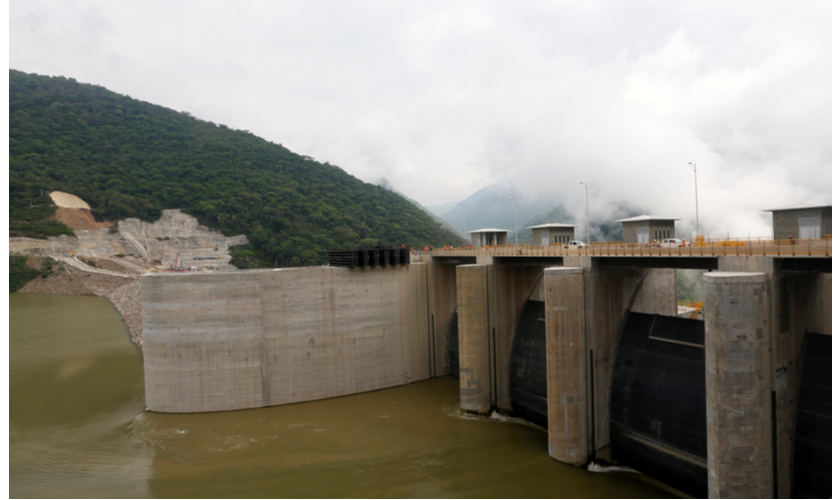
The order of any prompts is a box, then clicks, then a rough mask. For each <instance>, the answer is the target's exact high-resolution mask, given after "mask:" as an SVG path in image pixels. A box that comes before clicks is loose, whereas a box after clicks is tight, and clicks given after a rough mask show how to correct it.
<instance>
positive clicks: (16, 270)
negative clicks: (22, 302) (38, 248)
mask: <svg viewBox="0 0 834 500" xmlns="http://www.w3.org/2000/svg"><path fill="white" fill-rule="evenodd" d="M49 269H50V270H51V269H52V266H51V265H50V268H49ZM45 272H48V271H45ZM38 276H41V271H38V270H37V269H34V268H32V267H29V265H28V264H26V257H25V256H15V255H10V256H9V293H12V292H16V291H18V290H20V289H21V288H22V287H23V285H25V284H26V283H29V282H30V281H32V280H33V279H35V278H37V277H38Z"/></svg>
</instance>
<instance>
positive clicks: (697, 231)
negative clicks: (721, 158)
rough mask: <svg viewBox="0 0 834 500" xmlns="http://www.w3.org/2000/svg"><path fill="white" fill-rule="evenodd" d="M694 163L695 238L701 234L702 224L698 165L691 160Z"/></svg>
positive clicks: (691, 163)
mask: <svg viewBox="0 0 834 500" xmlns="http://www.w3.org/2000/svg"><path fill="white" fill-rule="evenodd" d="M689 164H690V165H692V171H693V172H695V238H697V237H698V235H699V234H701V226H700V224H699V223H698V167H696V166H695V162H693V161H691V162H689Z"/></svg>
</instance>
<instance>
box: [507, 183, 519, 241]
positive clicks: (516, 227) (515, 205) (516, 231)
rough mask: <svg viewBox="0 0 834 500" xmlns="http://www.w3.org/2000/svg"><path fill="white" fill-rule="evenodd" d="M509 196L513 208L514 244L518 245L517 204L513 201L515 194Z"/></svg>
mask: <svg viewBox="0 0 834 500" xmlns="http://www.w3.org/2000/svg"><path fill="white" fill-rule="evenodd" d="M509 196H510V198H512V199H513V208H514V209H515V246H518V204H517V203H516V201H515V196H513V195H509Z"/></svg>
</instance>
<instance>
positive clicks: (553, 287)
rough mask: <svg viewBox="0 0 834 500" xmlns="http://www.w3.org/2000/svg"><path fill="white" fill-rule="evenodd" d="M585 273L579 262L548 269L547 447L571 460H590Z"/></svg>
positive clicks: (553, 454) (563, 459) (557, 456)
mask: <svg viewBox="0 0 834 500" xmlns="http://www.w3.org/2000/svg"><path fill="white" fill-rule="evenodd" d="M583 273H584V270H583V269H582V268H581V267H555V268H549V269H545V271H544V287H545V302H544V303H545V318H546V323H545V325H546V326H545V329H546V332H547V420H548V430H547V434H548V452H549V454H550V456H551V457H553V458H555V459H556V460H558V461H560V462H565V463H568V464H571V465H583V464H585V463H587V462H588V398H587V390H588V387H587V383H586V377H587V374H586V363H585V286H584V274H583Z"/></svg>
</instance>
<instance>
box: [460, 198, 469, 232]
mask: <svg viewBox="0 0 834 500" xmlns="http://www.w3.org/2000/svg"><path fill="white" fill-rule="evenodd" d="M458 205H460V206H462V207H463V235H464V238H465V239H467V240H468V239H469V236H468V235H469V233H467V232H466V205H464V204H463V202H461V203H458Z"/></svg>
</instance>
